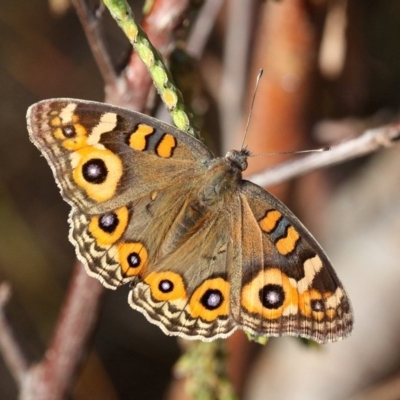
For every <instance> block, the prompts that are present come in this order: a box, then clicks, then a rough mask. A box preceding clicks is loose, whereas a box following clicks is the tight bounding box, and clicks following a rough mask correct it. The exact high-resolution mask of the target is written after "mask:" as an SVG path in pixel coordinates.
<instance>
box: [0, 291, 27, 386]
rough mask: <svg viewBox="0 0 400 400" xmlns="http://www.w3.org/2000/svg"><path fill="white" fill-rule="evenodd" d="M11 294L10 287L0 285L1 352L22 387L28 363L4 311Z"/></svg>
mask: <svg viewBox="0 0 400 400" xmlns="http://www.w3.org/2000/svg"><path fill="white" fill-rule="evenodd" d="M10 293H11V289H10V286H9V285H8V284H7V283H2V284H1V285H0V352H1V354H2V355H3V357H4V361H5V363H6V364H7V366H8V369H9V370H10V372H11V373H12V375H13V376H14V379H15V380H16V382H17V383H18V384H19V385H21V384H22V382H23V381H24V378H25V376H26V372H27V370H28V363H27V360H26V359H25V357H24V355H23V354H22V350H21V348H20V346H19V344H18V342H17V341H16V339H15V337H14V335H13V332H12V330H11V328H10V326H9V324H8V321H7V318H6V316H5V312H4V309H5V306H6V304H7V302H8V299H9V297H10Z"/></svg>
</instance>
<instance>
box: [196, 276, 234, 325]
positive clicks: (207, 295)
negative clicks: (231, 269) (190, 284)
mask: <svg viewBox="0 0 400 400" xmlns="http://www.w3.org/2000/svg"><path fill="white" fill-rule="evenodd" d="M229 291H230V285H229V282H228V281H226V280H225V279H223V278H220V277H219V278H212V279H208V280H206V281H205V282H204V283H202V284H201V285H200V286H199V287H198V288H197V289H196V290H195V291H194V293H193V294H192V297H191V298H190V302H189V306H190V311H191V314H192V317H193V318H201V319H203V320H205V321H209V322H210V321H214V320H215V319H216V318H218V317H220V316H225V315H228V314H229Z"/></svg>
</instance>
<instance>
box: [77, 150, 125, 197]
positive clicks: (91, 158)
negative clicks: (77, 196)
mask: <svg viewBox="0 0 400 400" xmlns="http://www.w3.org/2000/svg"><path fill="white" fill-rule="evenodd" d="M71 164H72V166H73V168H74V169H73V179H74V181H75V183H76V184H77V185H78V186H79V187H81V188H82V189H84V190H85V191H86V194H87V195H88V196H89V197H90V199H92V200H95V201H97V202H103V201H106V200H109V199H111V198H112V197H113V196H114V194H115V192H116V190H117V187H118V183H119V180H120V178H121V176H122V173H123V169H122V161H121V159H120V158H119V157H118V156H117V155H115V154H114V153H113V152H112V151H110V150H107V149H95V148H93V147H84V148H82V149H81V150H78V151H75V152H73V153H72V154H71ZM110 171H111V173H110Z"/></svg>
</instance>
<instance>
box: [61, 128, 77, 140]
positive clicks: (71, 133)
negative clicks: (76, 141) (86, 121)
mask: <svg viewBox="0 0 400 400" xmlns="http://www.w3.org/2000/svg"><path fill="white" fill-rule="evenodd" d="M62 131H63V134H64V136H65V137H66V138H68V139H70V138H73V137H75V136H76V130H75V127H74V126H73V125H66V126H63V127H62Z"/></svg>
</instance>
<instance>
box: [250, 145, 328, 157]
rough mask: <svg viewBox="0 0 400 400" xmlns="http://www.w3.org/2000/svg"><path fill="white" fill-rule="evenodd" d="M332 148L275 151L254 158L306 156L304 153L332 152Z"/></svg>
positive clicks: (256, 155) (253, 155) (255, 155)
mask: <svg viewBox="0 0 400 400" xmlns="http://www.w3.org/2000/svg"><path fill="white" fill-rule="evenodd" d="M330 150H331V147H330V146H325V147H320V148H319V149H308V150H289V151H274V152H272V153H261V154H252V157H259V156H280V155H282V154H304V153H322V152H324V151H330Z"/></svg>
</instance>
